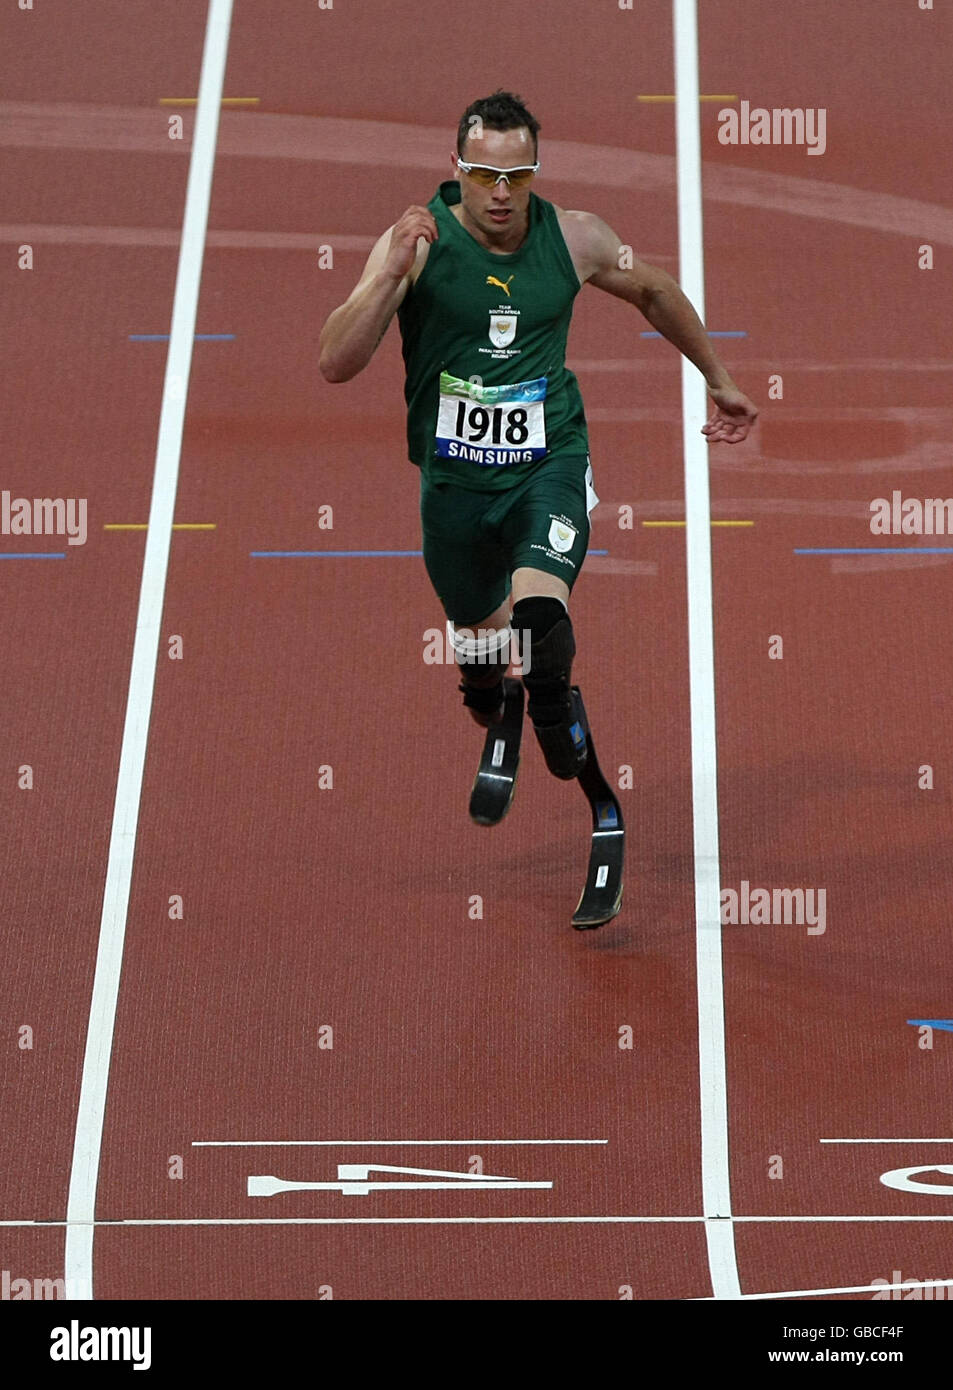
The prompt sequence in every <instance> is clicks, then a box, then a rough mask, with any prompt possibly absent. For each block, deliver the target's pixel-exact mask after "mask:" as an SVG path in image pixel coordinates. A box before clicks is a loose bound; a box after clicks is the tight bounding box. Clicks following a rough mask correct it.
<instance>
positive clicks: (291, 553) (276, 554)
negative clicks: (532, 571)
mask: <svg viewBox="0 0 953 1390" xmlns="http://www.w3.org/2000/svg"><path fill="white" fill-rule="evenodd" d="M248 553H249V555H251V557H252V559H255V560H273V559H283V560H287V559H291V558H293V557H299V558H302V557H303V558H308V559H311V558H313V557H314V556H316V555H324V556H326V557H327V558H328V559H332V560H348V559H353V558H354V557H360V558H371V559H386V558H389V557H391V556H395V555H423V553H424V552H423V551H422V550H250V551H249V552H248ZM608 553H609V552H608V550H587V551H586V554H587V555H608Z"/></svg>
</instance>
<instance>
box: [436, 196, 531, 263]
mask: <svg viewBox="0 0 953 1390" xmlns="http://www.w3.org/2000/svg"><path fill="white" fill-rule="evenodd" d="M450 211H451V212H452V213H453V215H454V217H455V218H456V219H457V221H458V222H459V223H460V225H461V226H462V227H463V228H464V229H465V230H466V231H468V232H469V233H470V235H471V236H472V237H473V240H474V241H476V242H479V244H480V245H481V246H482V247H483V249H484V250H485V251H490V252H491V253H492V254H493V255H495V256H509V255H512V253H513V252H514V251H518V250H519V249H520V247H521V246H522V245H523V242H524V241H525V240H526V237H527V235H528V233H529V216H528V214H527V213H525V212H524V214H523V217H522V220H521V221H520V222H514V223H513V225H512V226H507V227H505V228H503V230H502V231H500V232H485V231H484V230H483V228H482V227H480V226H478V224H477V223H476V222H474V221H473V219H472V217H468V216H467V214H466V212H465V210H464V207H463V204H462V203H455V204H454V205H453V207H451V209H450Z"/></svg>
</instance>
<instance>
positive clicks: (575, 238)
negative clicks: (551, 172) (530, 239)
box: [553, 204, 619, 281]
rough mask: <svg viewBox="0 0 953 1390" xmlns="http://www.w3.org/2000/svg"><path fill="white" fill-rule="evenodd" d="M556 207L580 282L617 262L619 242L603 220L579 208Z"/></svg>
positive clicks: (561, 229) (560, 225) (554, 205)
mask: <svg viewBox="0 0 953 1390" xmlns="http://www.w3.org/2000/svg"><path fill="white" fill-rule="evenodd" d="M553 207H554V209H555V212H556V217H557V220H558V222H559V230H560V231H561V232H562V234H563V240H564V241H565V243H566V247H567V250H568V251H569V254H570V256H571V257H572V261H573V264H574V265H575V267H576V273H577V275H578V276H579V279H580V280H582V281H585V280H588V279H590V278H591V277H592V276H593V275H598V274H599V272H600V271H601V270H604V269H606V268H607V267H608V266H610V265H615V264H616V263H617V260H618V252H619V239H618V237H617V236H616V234H615V232H614V231H613V230H612V228H611V227H610V226H609V225H608V224H607V223H606V222H603V220H602V218H601V217H597V216H596V214H595V213H594V212H582V211H580V210H579V209H576V208H571V209H567V208H561V207H558V206H556V204H553Z"/></svg>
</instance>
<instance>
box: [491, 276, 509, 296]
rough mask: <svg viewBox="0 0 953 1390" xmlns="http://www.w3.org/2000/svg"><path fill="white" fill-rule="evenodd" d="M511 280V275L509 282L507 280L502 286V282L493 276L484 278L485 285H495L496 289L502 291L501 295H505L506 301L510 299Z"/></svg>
mask: <svg viewBox="0 0 953 1390" xmlns="http://www.w3.org/2000/svg"><path fill="white" fill-rule="evenodd" d="M512 279H513V276H512V275H511V276H510V278H509V280H507V282H506V284H505V285H504V283H503V281H502V280H498V279H497V278H496V276H495V275H488V276H487V277H486V283H487V284H488V285H496V286H497V288H498V289H501V290H502V291H503V293H504V294H505V295H506V297H507V299H509V297H510V280H512Z"/></svg>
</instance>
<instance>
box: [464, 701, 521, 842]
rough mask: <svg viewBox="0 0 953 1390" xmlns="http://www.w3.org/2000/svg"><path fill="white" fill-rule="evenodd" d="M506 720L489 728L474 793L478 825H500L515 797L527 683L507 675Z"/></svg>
mask: <svg viewBox="0 0 953 1390" xmlns="http://www.w3.org/2000/svg"><path fill="white" fill-rule="evenodd" d="M503 690H504V692H505V703H504V705H503V721H502V723H500V724H491V725H490V727H489V728H488V729H487V731H486V741H485V742H484V744H483V756H482V757H481V758H480V766H479V769H478V771H477V775H476V781H475V782H474V783H473V790H472V791H471V793H470V816H471V819H472V820H475V821H476V823H477V825H497V824H498V823H499V822H500V821H501V820H502V819H503V817H504V816H505V815H506V813H507V811H508V810H509V809H510V806H511V804H512V801H513V792H514V790H515V787H516V773H517V770H518V768H519V765H520V738H521V737H522V733H523V684H522V682H521V681H518V680H514V679H513V678H512V677H510V676H506V677H505V678H504V680H503Z"/></svg>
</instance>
